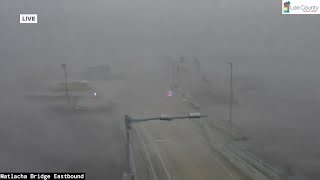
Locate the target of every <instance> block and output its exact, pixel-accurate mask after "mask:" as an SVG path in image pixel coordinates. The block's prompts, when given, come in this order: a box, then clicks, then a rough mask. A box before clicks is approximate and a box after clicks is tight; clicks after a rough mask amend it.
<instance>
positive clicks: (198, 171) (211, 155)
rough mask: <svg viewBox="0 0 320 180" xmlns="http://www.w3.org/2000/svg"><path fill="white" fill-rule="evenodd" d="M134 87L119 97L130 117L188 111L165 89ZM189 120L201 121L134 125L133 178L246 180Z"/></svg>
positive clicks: (153, 122) (188, 110) (155, 122)
mask: <svg viewBox="0 0 320 180" xmlns="http://www.w3.org/2000/svg"><path fill="white" fill-rule="evenodd" d="M134 87H135V89H130V90H128V91H127V94H126V93H124V94H123V96H122V98H123V99H126V103H125V104H122V105H121V109H122V110H123V111H124V112H126V113H128V114H129V115H130V116H132V117H133V118H147V117H158V116H160V114H169V115H179V114H180V115H185V114H187V113H188V112H190V111H192V109H191V108H190V107H188V106H187V105H186V104H183V103H182V101H181V98H180V97H178V96H176V95H174V96H173V97H166V91H165V89H162V88H157V86H156V85H155V84H153V85H152V84H150V85H149V86H147V87H146V86H139V84H136V85H135V86H134ZM142 87H143V88H145V89H148V91H144V90H143V88H142ZM133 93H134V95H133ZM192 121H201V119H194V120H190V119H182V120H175V121H149V122H143V123H137V124H134V130H133V131H132V132H131V135H132V137H133V142H134V147H133V149H134V151H133V156H134V159H135V170H136V171H137V179H139V180H144V179H148V180H150V179H152V178H153V179H156V180H195V179H201V180H206V179H208V180H213V179H217V180H249V178H248V177H246V176H245V175H244V174H243V173H242V172H240V171H239V170H238V169H237V168H235V167H234V166H233V165H232V164H230V163H229V162H228V161H227V160H226V159H224V158H223V157H222V156H221V155H220V154H219V152H217V151H216V150H215V149H213V148H212V147H211V146H210V145H209V144H208V142H207V141H206V140H205V138H204V137H203V136H202V135H201V132H199V131H197V130H196V128H194V123H193V122H192ZM142 151H143V153H142ZM142 159H143V160H142Z"/></svg>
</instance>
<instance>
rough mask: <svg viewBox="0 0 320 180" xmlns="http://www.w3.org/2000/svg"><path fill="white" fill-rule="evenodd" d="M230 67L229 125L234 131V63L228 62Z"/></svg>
mask: <svg viewBox="0 0 320 180" xmlns="http://www.w3.org/2000/svg"><path fill="white" fill-rule="evenodd" d="M227 64H229V65H230V96H229V98H230V99H229V123H230V124H229V125H230V130H232V105H233V87H232V84H233V83H232V62H228V63H227Z"/></svg>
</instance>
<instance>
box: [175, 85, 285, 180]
mask: <svg viewBox="0 0 320 180" xmlns="http://www.w3.org/2000/svg"><path fill="white" fill-rule="evenodd" d="M177 93H179V95H180V96H181V97H182V98H183V99H184V102H186V103H188V104H190V105H191V107H194V108H195V109H197V110H199V109H200V105H199V104H198V103H195V102H194V101H195V100H194V99H193V97H192V96H191V95H189V94H188V93H185V92H182V91H181V90H177ZM212 120H213V121H214V123H210V125H212V126H214V128H215V129H218V130H220V131H221V132H222V134H224V135H225V136H229V137H231V138H230V139H231V140H235V139H242V138H244V136H242V135H241V133H240V132H239V131H237V130H235V129H234V126H233V130H230V129H229V128H228V127H227V125H225V124H224V123H223V122H221V121H218V120H215V119H212ZM207 125H209V124H207ZM210 132H211V130H209V129H207V133H210ZM208 136H209V137H212V138H209V139H210V141H212V140H213V135H212V134H210V135H208ZM230 142H232V141H229V143H227V144H225V143H223V142H216V141H214V142H211V143H210V144H211V145H212V146H213V147H214V148H215V149H217V150H218V151H219V152H220V153H221V154H222V155H223V156H224V157H225V158H226V159H227V160H229V161H230V162H231V163H232V164H234V165H235V166H236V167H237V168H239V169H240V170H241V171H243V172H244V173H245V174H246V175H247V176H249V177H250V178H252V179H254V180H281V179H283V177H282V175H281V173H280V172H279V171H277V170H276V169H274V168H272V167H271V166H269V165H267V164H266V163H265V162H263V161H262V160H261V159H259V158H257V157H256V156H254V155H253V154H251V153H250V152H249V151H247V150H245V149H244V148H242V147H240V146H239V145H237V144H233V143H230Z"/></svg>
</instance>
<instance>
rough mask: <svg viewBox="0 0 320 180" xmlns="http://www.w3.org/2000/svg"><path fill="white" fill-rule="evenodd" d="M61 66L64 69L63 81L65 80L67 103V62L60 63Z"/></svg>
mask: <svg viewBox="0 0 320 180" xmlns="http://www.w3.org/2000/svg"><path fill="white" fill-rule="evenodd" d="M61 67H62V69H63V71H64V81H65V88H66V89H65V91H66V98H67V101H68V103H69V88H68V80H67V64H61Z"/></svg>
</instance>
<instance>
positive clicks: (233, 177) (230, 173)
mask: <svg viewBox="0 0 320 180" xmlns="http://www.w3.org/2000/svg"><path fill="white" fill-rule="evenodd" d="M190 129H191V131H192V132H194V133H195V134H197V135H198V136H199V137H200V138H201V139H202V140H203V141H204V139H203V137H202V135H200V134H199V133H198V132H197V131H195V130H194V129H192V128H190ZM204 142H205V141H204ZM204 150H205V152H206V153H207V154H209V156H210V157H211V158H212V159H214V160H215V161H217V163H218V164H220V166H221V167H222V168H224V169H225V170H226V171H227V172H228V173H229V175H230V176H231V177H232V179H233V180H238V178H236V177H235V176H234V175H233V173H232V172H231V171H230V170H229V169H228V168H227V167H226V166H225V165H224V164H223V163H222V162H221V161H219V159H217V158H216V157H214V155H213V154H212V153H211V152H210V151H209V150H208V149H204Z"/></svg>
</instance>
